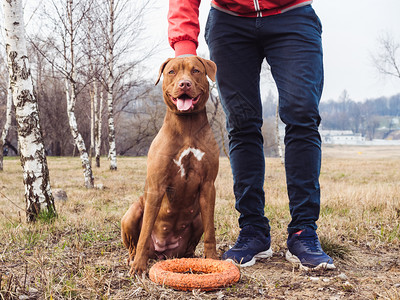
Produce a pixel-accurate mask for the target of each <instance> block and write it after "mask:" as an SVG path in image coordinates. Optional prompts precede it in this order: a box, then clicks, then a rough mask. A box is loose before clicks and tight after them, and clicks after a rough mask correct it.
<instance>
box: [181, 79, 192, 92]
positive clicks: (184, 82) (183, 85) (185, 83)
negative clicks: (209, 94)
mask: <svg viewBox="0 0 400 300" xmlns="http://www.w3.org/2000/svg"><path fill="white" fill-rule="evenodd" d="M178 86H179V87H180V88H181V89H183V90H186V89H190V88H191V87H192V83H191V82H190V81H189V80H181V81H179V82H178Z"/></svg>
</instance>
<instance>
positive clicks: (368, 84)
mask: <svg viewBox="0 0 400 300" xmlns="http://www.w3.org/2000/svg"><path fill="white" fill-rule="evenodd" d="M312 5H313V7H314V9H315V11H316V13H317V14H318V16H319V18H320V19H321V22H322V26H323V33H322V43H323V49H324V69H325V85H324V91H323V94H322V100H321V101H327V100H330V99H333V100H337V99H339V98H340V96H341V94H342V93H343V91H344V90H346V91H347V94H348V97H349V98H350V99H351V100H354V101H364V100H366V99H371V98H376V97H380V96H392V95H395V94H398V93H400V79H399V78H393V79H390V78H389V77H385V76H382V75H381V74H379V73H378V71H377V70H376V68H375V66H374V64H373V61H372V55H376V54H377V53H378V50H379V43H378V39H379V37H380V36H382V35H385V34H390V35H391V36H392V37H393V38H394V39H395V40H396V41H397V42H398V43H400V17H399V13H400V1H399V0H381V1H373V0H315V1H314V2H313V4H312ZM152 6H153V7H154V8H153V9H152V10H151V13H149V14H148V16H145V17H144V22H145V25H146V32H145V33H144V34H145V35H146V36H147V39H150V40H153V39H154V40H157V41H160V42H161V46H160V48H159V50H158V51H157V54H156V55H155V56H154V57H153V58H152V59H151V60H150V61H149V63H150V69H154V76H156V74H157V72H158V69H159V66H160V65H161V63H162V62H163V61H164V60H165V59H166V58H167V57H173V56H174V52H173V51H172V49H171V48H170V47H169V44H168V39H167V26H168V25H167V12H168V1H167V0H153V1H152ZM209 7H210V0H202V3H201V6H200V27H201V28H200V30H201V32H200V36H199V48H198V54H207V55H208V48H207V45H206V42H205V41H204V38H203V36H204V27H205V23H206V20H207V15H208V10H209ZM399 56H400V49H399ZM153 64H154V68H153V66H152V65H153ZM151 73H153V72H150V74H151ZM262 89H263V94H266V93H268V92H267V90H268V91H269V90H271V91H273V93H276V90H275V87H274V84H273V82H271V81H270V80H265V81H263V84H262Z"/></svg>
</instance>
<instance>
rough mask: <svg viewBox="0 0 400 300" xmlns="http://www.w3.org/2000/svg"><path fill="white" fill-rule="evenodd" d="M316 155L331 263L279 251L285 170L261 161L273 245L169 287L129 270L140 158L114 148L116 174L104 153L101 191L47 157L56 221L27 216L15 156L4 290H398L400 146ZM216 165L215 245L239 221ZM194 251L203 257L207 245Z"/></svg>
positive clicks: (218, 295) (1, 208)
mask: <svg viewBox="0 0 400 300" xmlns="http://www.w3.org/2000/svg"><path fill="white" fill-rule="evenodd" d="M323 153H324V156H323V165H322V172H321V187H322V206H321V217H320V220H319V222H318V225H319V230H318V232H319V235H320V238H321V242H322V244H323V247H324V248H325V250H326V251H327V252H329V253H330V254H331V255H333V256H334V257H335V264H336V265H337V267H338V268H337V270H336V271H332V272H327V273H320V272H317V273H315V272H314V273H306V272H303V271H300V270H298V269H294V268H293V267H292V266H291V265H290V264H289V263H287V262H286V261H285V260H284V258H283V254H284V251H285V250H286V226H287V224H288V222H289V210H288V200H287V196H286V186H285V173H284V167H283V166H282V165H281V163H280V160H279V159H267V161H266V166H267V171H266V181H265V191H266V198H267V205H266V214H267V216H268V217H269V218H270V221H271V226H272V243H273V250H274V253H275V254H274V256H273V258H272V259H269V260H260V261H259V263H257V264H256V265H255V266H253V267H250V268H246V269H242V270H241V273H242V278H241V280H240V282H239V283H238V284H237V285H235V286H233V287H230V288H227V289H223V290H220V291H215V292H208V293H202V292H198V291H194V292H192V293H188V292H178V291H173V290H170V289H168V288H165V287H160V286H157V285H155V284H154V283H152V282H151V281H150V280H149V279H148V278H147V277H145V278H137V277H135V278H131V277H129V275H128V268H127V267H126V265H125V261H126V257H127V251H126V250H125V249H124V247H123V245H122V244H121V242H120V238H119V234H120V225H119V221H120V218H121V217H122V215H123V214H124V212H125V211H126V210H127V208H128V206H129V205H130V203H131V202H132V201H135V200H136V199H137V198H138V196H139V195H141V193H142V191H143V186H144V179H145V173H146V159H145V158H126V157H121V158H119V165H118V171H117V172H111V171H109V170H108V168H107V162H106V161H105V160H103V162H102V163H103V166H102V167H101V168H100V169H95V176H96V178H95V183H96V184H99V183H102V184H103V185H104V189H93V190H86V189H85V188H84V187H83V175H82V170H81V169H80V163H79V159H78V158H49V168H50V176H51V181H52V187H53V188H60V189H63V190H64V191H66V193H67V195H68V200H67V201H65V202H63V201H58V202H57V204H56V205H57V211H58V214H59V218H58V219H57V220H55V221H54V222H53V223H50V224H49V223H45V222H39V223H38V224H35V225H31V224H26V222H25V215H24V212H23V209H24V207H25V204H24V199H23V185H22V174H21V167H20V165H19V161H18V159H16V158H6V160H5V165H4V169H5V171H4V172H2V173H0V193H1V194H0V215H1V218H0V228H1V230H0V299H128V298H139V299H140V298H143V299H167V298H171V297H174V298H175V299H239V298H242V299H254V298H260V299H263V298H271V299H317V298H318V299H342V298H346V299H376V298H381V299H399V298H400V288H399V286H400V258H399V255H398V253H399V248H400V247H399V246H400V225H399V224H400V205H399V202H400V196H399V195H400V148H399V147H386V148H385V147H361V148H360V147H325V148H324V152H323ZM220 165H221V167H220V172H219V175H218V179H217V182H216V188H217V205H216V217H215V220H216V229H217V243H218V245H217V246H218V250H219V252H220V253H222V251H224V250H225V249H227V247H228V245H230V244H232V243H233V242H234V241H235V239H236V237H237V234H238V232H239V229H238V226H237V218H238V214H237V212H236V211H235V209H234V200H233V192H232V177H231V171H230V167H229V162H228V161H227V160H226V159H221V163H220ZM196 253H197V254H198V255H199V256H201V254H202V243H200V245H199V246H198V249H197V252H196ZM152 263H153V262H150V265H151V264H152ZM342 273H343V274H345V276H346V277H347V278H345V277H344V276H343V274H342ZM340 274H342V275H340ZM339 275H340V276H339Z"/></svg>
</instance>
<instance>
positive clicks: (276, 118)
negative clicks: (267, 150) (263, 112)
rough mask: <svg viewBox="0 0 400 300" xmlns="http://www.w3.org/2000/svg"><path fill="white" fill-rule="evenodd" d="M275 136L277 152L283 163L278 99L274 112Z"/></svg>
mask: <svg viewBox="0 0 400 300" xmlns="http://www.w3.org/2000/svg"><path fill="white" fill-rule="evenodd" d="M275 126H276V127H275V136H276V143H277V145H278V154H279V157H280V158H281V163H282V164H285V158H284V157H283V149H282V141H281V136H280V135H279V101H278V103H277V104H276V113H275Z"/></svg>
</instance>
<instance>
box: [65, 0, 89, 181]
mask: <svg viewBox="0 0 400 300" xmlns="http://www.w3.org/2000/svg"><path fill="white" fill-rule="evenodd" d="M67 5H68V9H67V11H68V25H69V31H68V34H69V49H70V53H69V62H70V71H69V76H67V77H66V79H65V95H66V98H67V113H68V120H69V127H70V130H71V134H72V137H73V139H74V142H75V146H76V147H77V148H78V151H79V154H80V158H81V162H82V168H83V175H84V180H85V187H86V188H93V187H94V178H93V173H92V167H91V165H90V160H89V156H88V153H87V150H86V146H85V142H84V140H83V138H82V135H81V134H80V133H79V131H78V124H77V122H76V117H75V103H76V74H75V54H74V24H73V18H72V6H73V0H68V3H67ZM64 55H65V62H66V66H65V70H66V71H67V70H68V66H67V64H68V59H67V55H66V53H64Z"/></svg>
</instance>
